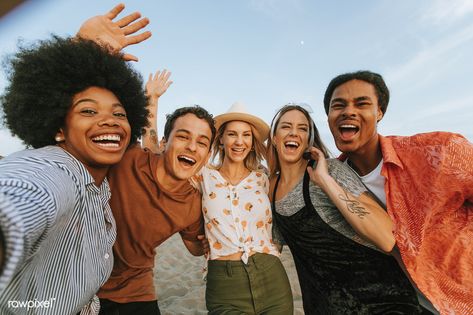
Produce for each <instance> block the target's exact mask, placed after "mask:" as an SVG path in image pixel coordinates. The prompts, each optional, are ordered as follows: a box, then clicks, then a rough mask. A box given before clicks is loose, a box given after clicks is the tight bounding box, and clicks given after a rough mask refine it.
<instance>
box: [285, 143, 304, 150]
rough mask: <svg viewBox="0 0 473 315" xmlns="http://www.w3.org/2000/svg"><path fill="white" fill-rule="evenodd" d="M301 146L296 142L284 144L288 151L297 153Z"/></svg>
mask: <svg viewBox="0 0 473 315" xmlns="http://www.w3.org/2000/svg"><path fill="white" fill-rule="evenodd" d="M299 146H300V144H299V143H297V142H296V141H286V142H284V147H285V148H286V149H287V150H290V151H295V150H297V149H298V148H299Z"/></svg>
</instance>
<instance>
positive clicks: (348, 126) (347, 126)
mask: <svg viewBox="0 0 473 315" xmlns="http://www.w3.org/2000/svg"><path fill="white" fill-rule="evenodd" d="M340 128H351V129H356V128H358V127H357V126H355V125H341V126H340Z"/></svg>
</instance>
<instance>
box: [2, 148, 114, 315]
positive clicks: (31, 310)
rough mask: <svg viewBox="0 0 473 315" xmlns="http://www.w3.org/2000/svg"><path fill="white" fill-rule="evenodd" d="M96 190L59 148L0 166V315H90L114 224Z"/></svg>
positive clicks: (103, 192)
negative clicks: (0, 241)
mask: <svg viewBox="0 0 473 315" xmlns="http://www.w3.org/2000/svg"><path fill="white" fill-rule="evenodd" d="M109 199H110V189H109V185H108V182H107V180H106V179H105V180H104V181H103V183H102V184H101V186H100V187H97V186H96V185H95V183H94V179H93V178H92V176H91V175H90V173H89V172H88V171H87V169H86V168H85V167H84V165H83V164H82V163H81V162H79V161H78V160H76V159H75V158H74V157H73V156H71V155H70V154H69V153H67V152H65V151H64V150H62V149H61V148H59V147H55V146H49V147H44V148H41V149H37V150H26V151H22V152H19V153H16V154H14V155H11V156H9V157H7V158H6V159H3V160H2V161H0V229H1V232H2V234H3V238H4V249H5V250H4V258H3V259H4V264H3V267H2V269H1V272H0V314H60V315H65V314H77V313H78V312H81V314H97V313H98V310H99V301H98V299H97V297H96V296H95V293H96V292H97V291H98V289H99V288H100V286H101V285H102V284H103V283H104V282H105V281H106V280H107V278H108V277H109V275H110V272H111V270H112V266H113V255H112V245H113V243H114V241H115V238H116V227H115V221H114V219H113V216H112V212H111V209H110V206H109V204H108V201H109Z"/></svg>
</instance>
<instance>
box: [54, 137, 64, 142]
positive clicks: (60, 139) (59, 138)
mask: <svg viewBox="0 0 473 315" xmlns="http://www.w3.org/2000/svg"><path fill="white" fill-rule="evenodd" d="M54 140H56V142H64V138H63V137H61V136H56V137H54Z"/></svg>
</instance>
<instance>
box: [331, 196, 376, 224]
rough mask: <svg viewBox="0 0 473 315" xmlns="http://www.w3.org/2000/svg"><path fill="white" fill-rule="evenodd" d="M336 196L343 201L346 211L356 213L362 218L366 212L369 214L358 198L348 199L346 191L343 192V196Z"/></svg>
mask: <svg viewBox="0 0 473 315" xmlns="http://www.w3.org/2000/svg"><path fill="white" fill-rule="evenodd" d="M338 198H340V200H341V201H345V203H346V204H347V208H348V211H350V212H351V213H353V214H355V215H357V216H358V217H359V218H360V219H363V218H364V217H365V216H366V215H367V214H370V213H369V211H368V210H366V209H365V208H364V207H363V206H362V205H361V203H360V202H359V201H358V200H354V199H350V197H349V196H348V193H347V192H345V196H343V195H339V196H338Z"/></svg>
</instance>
